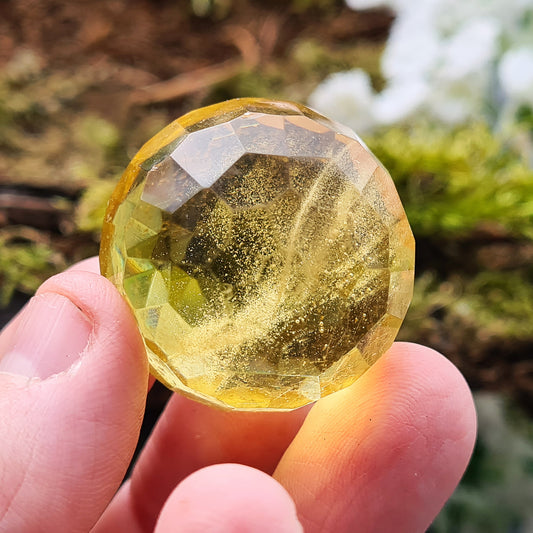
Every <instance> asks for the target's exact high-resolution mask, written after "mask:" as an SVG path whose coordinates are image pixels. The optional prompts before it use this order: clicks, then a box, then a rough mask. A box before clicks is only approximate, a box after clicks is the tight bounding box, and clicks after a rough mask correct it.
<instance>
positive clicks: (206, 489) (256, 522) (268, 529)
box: [155, 464, 303, 533]
mask: <svg viewBox="0 0 533 533" xmlns="http://www.w3.org/2000/svg"><path fill="white" fill-rule="evenodd" d="M175 531H186V532H188V533H196V532H197V533H204V532H205V531H209V532H210V533H233V532H235V533H237V532H241V531H253V532H254V533H302V532H303V529H302V526H301V524H300V523H299V522H298V518H297V517H296V508H295V506H294V502H293V501H292V500H291V498H290V496H289V494H288V493H287V491H286V490H285V489H284V488H283V487H282V486H281V485H280V484H279V483H277V482H276V481H275V480H274V479H272V478H271V477H270V476H268V475H267V474H265V473H263V472H261V471H259V470H255V469H254V468H250V467H247V466H242V465H236V464H221V465H216V466H210V467H207V468H204V469H202V470H199V471H198V472H195V473H194V474H192V475H191V476H189V477H188V478H187V479H185V480H184V481H182V482H181V483H180V484H179V485H178V487H177V488H176V490H174V492H172V494H171V496H170V498H169V499H168V501H167V502H166V503H165V506H164V507H163V510H162V512H161V515H160V517H159V519H158V521H157V525H156V528H155V533H174V532H175Z"/></svg>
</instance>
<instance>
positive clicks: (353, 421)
mask: <svg viewBox="0 0 533 533" xmlns="http://www.w3.org/2000/svg"><path fill="white" fill-rule="evenodd" d="M97 271H98V266H97V263H96V261H95V260H94V259H93V260H88V261H85V262H83V263H81V264H79V265H77V266H76V267H74V268H73V269H71V270H70V271H67V272H65V273H63V274H60V275H58V276H55V277H53V278H51V279H50V280H48V281H47V282H46V283H45V284H44V285H43V286H42V287H41V288H40V289H39V291H38V292H37V295H36V296H35V297H34V298H33V300H32V301H31V303H30V304H29V305H28V306H27V307H26V308H25V309H24V310H23V311H22V313H21V314H19V315H18V316H17V317H16V318H15V319H14V320H13V321H12V322H11V323H10V324H9V325H8V326H7V327H6V328H5V330H4V331H3V332H2V334H1V335H0V413H1V415H0V435H1V437H0V532H10V533H11V532H15V533H26V532H29V533H35V532H40V531H43V532H50V531H69V532H72V533H76V532H87V531H89V530H91V528H93V527H94V529H92V531H93V532H94V533H106V532H117V531H120V532H122V531H124V532H128V533H145V532H150V531H155V532H156V533H169V532H175V531H179V532H197V531H198V532H243V531H250V532H254V533H263V532H264V533H266V532H273V533H274V532H275V533H285V532H287V533H289V532H298V531H302V526H301V525H300V523H301V524H302V525H303V527H304V529H305V531H306V533H315V532H317V533H329V532H331V533H333V532H335V533H342V532H353V531H357V532H360V533H365V532H376V533H389V532H394V533H403V532H405V533H416V532H423V531H425V529H426V528H427V527H428V525H429V524H430V523H431V521H432V520H433V518H434V517H435V516H436V514H437V513H438V511H439V510H440V508H441V507H442V506H443V505H444V502H445V501H446V500H447V498H448V497H449V496H450V494H451V493H452V491H453V489H454V488H455V486H456V484H457V483H458V481H459V478H460V476H461V475H462V473H463V471H464V469H465V467H466V464H467V462H468V459H469V457H470V454H471V451H472V448H473V444H474V440H475V425H476V424H475V412H474V406H473V402H472V397H471V394H470V392H469V389H468V387H467V385H466V383H465V381H464V379H463V378H462V376H461V375H460V374H459V372H458V371H457V370H456V368H455V367H454V366H453V365H452V364H451V363H450V362H449V361H448V360H447V359H445V358H444V357H443V356H441V355H439V354H438V353H436V352H434V351H433V350H430V349H429V348H425V347H422V346H418V345H413V344H407V343H397V344H395V345H394V346H393V348H391V350H389V352H388V353H387V354H385V355H384V356H383V357H382V358H381V359H380V360H379V361H378V362H377V363H376V364H375V365H374V366H373V367H372V368H371V369H370V370H369V371H368V372H367V373H366V374H365V375H363V376H362V377H361V378H360V379H359V380H358V381H357V382H356V383H355V384H354V385H352V386H351V387H348V388H347V389H345V390H343V391H341V392H338V393H336V394H333V395H330V396H328V397H326V398H324V399H322V400H320V401H319V402H318V403H317V404H316V405H315V406H314V407H313V408H312V409H309V408H304V409H299V410H296V411H293V412H289V413H246V412H222V411H218V410H215V409H212V408H210V407H207V406H204V405H201V404H198V403H196V402H193V401H191V400H188V399H186V398H184V397H182V396H179V395H173V397H172V399H171V400H170V402H169V404H168V405H167V407H166V409H165V411H164V413H163V415H162V417H161V419H160V420H159V422H158V424H157V426H156V428H155V429H154V431H153V434H152V435H151V437H150V439H149V441H148V443H147V445H146V447H145V449H144V451H143V453H142V454H141V456H140V457H139V459H138V461H137V464H136V466H135V468H134V470H133V474H132V476H131V479H130V480H129V481H127V482H126V483H125V484H124V485H122V487H121V488H120V490H119V491H118V493H117V494H116V495H115V492H116V490H117V488H118V487H119V485H120V483H121V481H122V478H123V476H124V473H125V471H126V469H127V466H128V463H129V461H130V459H131V456H132V454H133V451H134V449H135V445H136V442H137V438H138V434H139V429H140V425H141V420H142V417H143V412H144V404H145V400H146V394H147V390H148V386H149V375H148V367H147V362H146V357H145V354H144V348H143V344H142V341H141V338H140V336H139V333H138V331H137V328H136V325H135V322H134V319H133V316H132V314H131V312H130V311H129V309H128V307H127V305H126V304H125V302H124V301H123V300H122V298H121V297H120V296H119V294H118V293H117V291H116V290H115V288H114V287H113V286H112V285H111V283H109V282H108V281H107V280H106V279H104V278H103V277H101V276H99V275H97V274H96V272H97ZM219 463H221V464H219ZM213 465H214V466H213ZM267 474H269V475H267ZM283 487H285V488H283ZM114 495H115V496H114ZM295 509H296V510H295ZM296 513H297V514H296ZM297 516H298V519H299V522H298V519H297ZM95 523H96V525H95Z"/></svg>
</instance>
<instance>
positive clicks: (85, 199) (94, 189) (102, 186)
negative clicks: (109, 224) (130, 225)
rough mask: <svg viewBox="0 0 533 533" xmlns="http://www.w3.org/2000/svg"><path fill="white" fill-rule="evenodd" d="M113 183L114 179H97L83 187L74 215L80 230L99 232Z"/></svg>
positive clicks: (113, 186)
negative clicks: (85, 187)
mask: <svg viewBox="0 0 533 533" xmlns="http://www.w3.org/2000/svg"><path fill="white" fill-rule="evenodd" d="M115 185H116V180H105V181H104V180H99V181H96V182H94V183H92V184H91V185H90V186H89V187H88V188H87V189H85V191H84V192H83V195H82V197H81V199H80V201H79V203H78V205H77V207H76V211H75V215H74V220H75V223H76V227H77V228H78V229H79V230H80V231H86V232H90V233H95V234H100V230H101V229H102V223H103V221H104V215H105V209H106V206H107V202H108V200H109V197H110V196H111V193H112V192H113V189H114V188H115Z"/></svg>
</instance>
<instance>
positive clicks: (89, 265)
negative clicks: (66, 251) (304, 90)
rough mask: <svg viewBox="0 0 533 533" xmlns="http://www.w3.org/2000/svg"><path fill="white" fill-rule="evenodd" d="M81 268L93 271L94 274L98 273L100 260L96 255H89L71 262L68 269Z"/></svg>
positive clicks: (85, 270)
mask: <svg viewBox="0 0 533 533" xmlns="http://www.w3.org/2000/svg"><path fill="white" fill-rule="evenodd" d="M72 270H81V271H84V272H93V273H94V274H100V261H99V259H98V257H89V258H87V259H83V261H79V262H78V263H75V264H73V265H72V266H71V267H70V268H69V271H72Z"/></svg>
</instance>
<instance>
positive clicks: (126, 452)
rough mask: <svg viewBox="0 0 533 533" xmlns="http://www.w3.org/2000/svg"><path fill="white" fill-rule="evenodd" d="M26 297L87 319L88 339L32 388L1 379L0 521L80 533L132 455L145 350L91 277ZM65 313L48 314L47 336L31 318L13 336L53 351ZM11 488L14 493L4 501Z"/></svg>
mask: <svg viewBox="0 0 533 533" xmlns="http://www.w3.org/2000/svg"><path fill="white" fill-rule="evenodd" d="M35 298H36V299H37V300H39V301H40V300H46V301H51V302H52V303H54V302H56V301H60V302H64V301H68V303H69V305H71V306H72V307H74V308H76V310H78V311H80V312H81V313H82V314H83V315H84V317H86V319H87V321H88V322H89V324H90V327H89V328H88V329H89V335H88V341H87V339H86V341H85V343H84V347H82V346H81V344H80V343H78V344H79V346H78V345H76V346H77V348H76V349H77V350H78V349H79V354H78V356H77V357H76V358H72V360H73V361H75V363H74V364H72V365H71V366H70V367H68V368H67V369H65V370H63V371H59V372H57V373H51V374H50V373H49V374H48V375H44V374H43V375H41V376H39V375H36V376H34V378H35V379H28V377H31V376H23V375H20V376H17V375H14V374H8V373H4V374H2V373H0V379H2V383H4V381H5V384H6V386H5V387H4V386H0V406H1V411H2V417H1V418H0V432H1V433H2V435H4V437H5V438H4V439H2V440H1V441H0V462H2V463H3V464H5V465H10V466H11V465H12V467H9V468H6V469H5V471H4V472H3V481H4V482H5V483H4V484H3V487H5V490H4V494H3V495H2V496H3V497H5V498H7V501H8V503H9V508H8V509H4V508H3V507H2V505H3V503H4V502H3V501H2V500H0V515H2V513H4V520H5V523H6V524H7V525H8V526H11V527H12V529H13V530H25V531H26V530H27V531H29V530H32V531H33V530H34V529H35V530H37V529H40V528H41V525H42V524H43V523H44V524H46V527H47V529H50V530H60V529H62V526H63V525H64V523H65V520H66V521H67V522H68V523H69V527H70V530H71V531H87V530H88V529H89V528H90V527H91V526H92V524H94V522H95V520H96V518H97V516H98V515H99V514H100V513H101V512H102V510H103V509H104V508H105V506H106V505H107V503H108V502H109V500H110V499H111V497H112V496H113V494H114V493H115V491H116V489H117V487H118V485H119V484H120V481H121V480H122V478H123V476H124V473H125V471H126V468H127V466H128V464H129V461H130V459H131V456H132V454H133V451H134V449H135V446H136V442H137V438H138V434H139V430H140V425H141V421H142V417H143V413H144V404H145V399H146V389H147V385H148V365H147V361H146V356H145V352H144V346H143V343H142V340H141V338H140V335H139V332H138V330H137V328H136V325H135V321H134V318H133V315H132V313H131V311H130V310H129V308H128V306H127V304H126V303H125V301H124V300H123V299H122V297H121V296H120V295H119V294H118V292H117V291H116V289H115V288H114V287H113V285H112V284H111V283H110V282H109V281H107V280H106V279H105V278H103V277H102V276H100V275H97V274H94V273H92V272H88V271H85V270H70V271H67V272H64V273H62V274H58V275H56V276H54V277H52V278H50V279H49V280H48V281H46V282H45V283H44V284H43V285H42V286H41V287H40V289H39V290H38V292H37V294H36V297H35ZM66 307H68V305H66V304H65V305H62V306H57V305H56V306H51V307H50V313H51V314H53V313H54V312H55V309H63V314H62V315H60V316H57V317H56V319H55V320H53V317H49V318H50V320H49V323H53V324H54V332H55V333H54V334H53V335H48V332H46V331H43V324H44V323H43V322H39V321H38V320H31V319H29V320H26V321H25V322H24V328H23V329H24V330H23V331H22V329H21V330H20V331H17V332H16V333H17V335H21V336H26V337H28V338H34V341H35V342H34V344H32V345H31V346H35V347H37V348H38V347H39V343H40V339H43V338H47V347H46V351H47V353H50V354H53V349H54V343H57V344H60V345H61V344H64V343H65V342H67V341H68V339H70V338H71V337H76V336H77V334H76V331H77V330H75V328H72V327H71V325H70V324H71V322H69V321H64V320H63V316H64V309H65V308H66ZM17 322H20V320H15V326H16V327H18V325H17ZM19 325H20V324H19ZM61 328H63V329H64V330H66V331H65V332H61V331H60V330H61ZM19 329H20V328H19ZM70 330H72V331H70ZM13 331H14V329H13V328H11V331H10V332H8V333H9V335H10V336H12V335H13V334H14V333H13ZM80 331H81V329H80ZM74 340H76V339H74ZM78 340H79V339H78ZM37 348H36V349H37ZM39 349H40V348H39ZM57 349H58V350H59V349H65V346H57ZM29 353H30V356H31V351H30V352H29ZM26 368H28V366H26ZM4 378H5V379H4ZM39 378H40V379H39ZM10 487H13V488H16V487H18V488H17V490H16V492H14V493H13V494H12V495H10V494H11V492H10ZM72 501H76V502H77V505H76V506H75V507H73V506H72V505H71V504H69V502H72ZM51 502H52V503H51ZM20 517H23V522H20ZM17 528H19V529H17ZM21 528H22V529H21Z"/></svg>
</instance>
